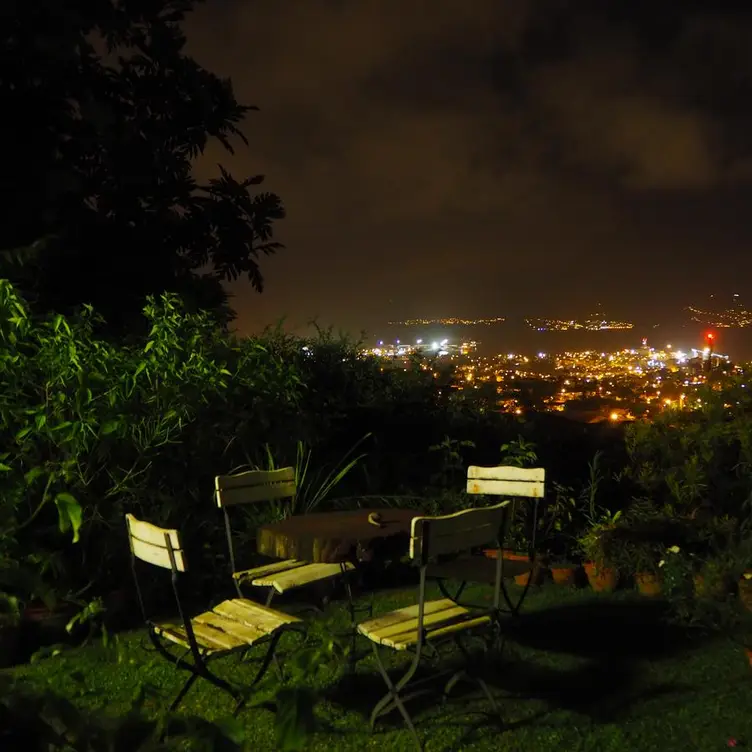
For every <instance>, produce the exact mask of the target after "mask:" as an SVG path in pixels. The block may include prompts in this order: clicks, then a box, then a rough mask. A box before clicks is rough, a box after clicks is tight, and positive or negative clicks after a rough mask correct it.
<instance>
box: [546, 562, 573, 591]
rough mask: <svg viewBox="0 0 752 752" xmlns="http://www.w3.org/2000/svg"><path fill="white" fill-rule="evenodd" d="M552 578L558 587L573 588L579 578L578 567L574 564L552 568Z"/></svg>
mask: <svg viewBox="0 0 752 752" xmlns="http://www.w3.org/2000/svg"><path fill="white" fill-rule="evenodd" d="M551 577H553V580H554V582H555V583H556V584H557V585H565V586H566V587H571V586H572V585H574V584H575V580H576V577H577V567H576V566H575V565H574V564H569V565H567V564H562V565H560V566H552V567H551Z"/></svg>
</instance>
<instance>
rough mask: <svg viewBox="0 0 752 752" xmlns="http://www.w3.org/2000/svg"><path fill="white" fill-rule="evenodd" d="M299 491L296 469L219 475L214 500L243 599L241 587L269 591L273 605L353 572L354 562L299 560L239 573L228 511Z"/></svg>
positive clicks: (215, 482) (276, 563)
mask: <svg viewBox="0 0 752 752" xmlns="http://www.w3.org/2000/svg"><path fill="white" fill-rule="evenodd" d="M296 492H297V487H296V483H295V469H294V468H292V467H283V468H281V469H279V470H249V471H247V472H244V473H238V474H236V475H218V476H217V477H216V478H215V479H214V497H215V500H216V502H217V506H218V507H219V508H220V509H222V511H223V512H224V517H225V531H226V534H227V546H228V548H229V553H230V566H231V567H232V579H233V581H234V583H235V588H236V590H237V591H238V595H239V596H241V597H242V595H243V593H242V590H241V586H242V585H249V586H251V587H262V588H267V589H268V592H267V597H266V605H267V606H268V605H269V604H270V603H271V602H272V598H274V595H275V593H279V594H280V595H281V594H282V593H286V592H287V591H289V590H294V589H296V588H301V587H304V586H305V585H310V584H312V583H314V582H322V581H324V580H329V579H332V578H334V577H338V576H340V575H342V574H343V573H345V572H347V571H349V570H352V569H353V565H352V564H351V563H349V562H348V563H343V564H311V563H310V562H306V561H300V560H298V559H285V560H283V561H273V562H271V563H269V564H263V565H261V566H258V567H254V568H252V569H245V570H237V569H236V565H235V549H234V546H233V535H232V527H231V525H230V516H229V514H228V508H229V507H232V506H238V505H241V504H257V503H260V502H270V501H275V500H277V499H292V498H293V497H294V496H295V494H296Z"/></svg>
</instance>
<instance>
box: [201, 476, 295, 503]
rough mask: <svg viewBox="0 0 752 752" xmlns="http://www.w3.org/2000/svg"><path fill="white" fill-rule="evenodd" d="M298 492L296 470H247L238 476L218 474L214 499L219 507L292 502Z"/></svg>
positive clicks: (215, 481) (215, 480)
mask: <svg viewBox="0 0 752 752" xmlns="http://www.w3.org/2000/svg"><path fill="white" fill-rule="evenodd" d="M296 490H297V487H296V484H295V468H294V467H282V468H280V469H279V470H248V471H247V472H244V473H237V474H235V475H218V476H217V477H216V478H215V479H214V499H215V501H216V502H217V506H218V507H229V506H233V505H237V504H254V503H257V502H260V501H275V500H277V499H290V498H292V497H293V496H295V493H296Z"/></svg>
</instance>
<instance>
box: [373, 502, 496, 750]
mask: <svg viewBox="0 0 752 752" xmlns="http://www.w3.org/2000/svg"><path fill="white" fill-rule="evenodd" d="M508 504H509V501H504V502H502V503H500V504H497V505H495V506H492V507H486V508H483V509H466V510H463V511H462V512H456V513H455V514H448V515H444V516H441V517H415V518H413V521H412V526H411V536H410V559H411V560H412V561H413V562H414V563H416V564H418V565H419V566H420V584H419V588H418V603H417V605H414V606H409V607H407V608H401V609H397V610H396V611H392V612H390V613H388V614H383V615H381V616H377V617H375V618H372V619H368V620H367V621H364V622H361V623H360V624H359V625H358V632H360V634H361V635H363V636H364V637H366V638H367V639H368V640H370V641H371V644H372V647H373V651H374V655H375V657H376V663H377V665H378V668H379V671H380V672H381V675H382V677H383V678H384V681H385V682H386V685H387V689H388V692H387V694H386V695H385V696H384V697H383V698H382V699H381V700H380V701H379V702H378V703H377V704H376V706H375V707H374V709H373V711H372V713H371V729H372V730H373V728H374V726H375V723H376V720H377V719H378V718H379V717H380V716H382V715H384V714H385V713H388V712H390V711H391V710H393V709H394V708H397V709H398V710H399V712H400V713H401V715H402V717H403V718H404V720H405V723H406V724H407V727H408V728H409V729H410V732H411V733H412V735H413V737H414V739H415V741H416V743H417V745H418V749H422V744H421V742H420V738H419V737H418V734H417V732H416V730H415V726H414V725H413V722H412V719H411V718H410V715H409V714H408V712H407V709H406V708H405V704H404V702H403V697H402V696H401V693H402V691H403V690H405V689H406V688H407V687H408V685H410V688H411V690H412V689H415V688H417V686H418V685H421V684H424V683H426V682H427V681H428V682H431V683H432V684H434V685H435V678H434V677H431V678H429V679H427V680H426V679H423V680H420V681H412V679H413V677H414V675H415V672H416V671H417V670H418V666H419V664H420V660H421V658H422V657H423V655H424V651H425V649H426V648H428V649H429V650H430V651H431V653H432V654H436V652H437V647H438V646H439V645H440V644H441V643H443V642H446V641H448V640H452V641H454V642H455V643H456V645H457V647H458V648H459V649H460V651H461V652H462V654H463V655H464V657H465V665H464V667H463V669H462V670H461V671H458V672H456V673H455V674H453V675H452V677H451V678H450V679H449V681H448V682H447V684H446V685H445V687H444V694H445V695H448V693H449V691H450V690H451V688H452V687H453V686H454V684H455V683H456V682H457V681H458V680H459V679H460V678H463V677H466V678H469V679H471V680H473V681H474V682H475V683H477V684H478V686H479V687H480V688H481V690H482V691H483V693H484V694H485V695H486V697H487V698H488V700H489V701H490V702H491V704H492V705H493V707H494V709H498V708H497V706H496V702H495V700H494V697H493V695H492V694H491V692H490V690H489V688H488V685H487V684H486V682H485V681H484V680H483V679H482V678H481V676H480V675H479V673H478V672H477V671H476V670H475V669H474V668H473V662H472V660H471V656H470V653H469V651H468V649H467V646H466V645H465V643H464V642H463V641H462V638H463V637H464V636H466V635H468V633H471V632H472V633H477V632H479V631H481V633H484V636H486V637H487V638H488V639H487V646H490V645H491V644H493V641H494V640H493V638H494V637H495V632H496V628H497V627H498V621H497V617H498V614H499V600H500V593H501V566H502V563H501V546H500V543H499V530H500V527H501V523H502V519H503V516H504V510H505V508H506V507H507V506H508ZM491 542H493V543H494V544H495V545H496V547H497V549H498V553H499V556H498V558H497V560H496V562H495V566H496V581H495V586H494V597H493V603H492V604H491V605H489V606H487V607H482V608H481V607H478V608H474V609H470V608H466V607H464V606H460V605H458V604H457V603H455V602H454V601H453V600H451V599H450V598H442V599H439V600H432V601H427V600H426V579H427V570H428V566H429V564H430V562H431V561H433V560H435V559H436V557H441V556H446V555H449V554H455V555H457V554H461V553H462V552H464V551H466V550H470V549H472V548H474V547H477V546H481V545H484V544H489V543H491ZM379 647H384V648H389V649H391V650H397V651H405V652H410V653H412V655H413V660H412V662H411V663H410V667H409V668H408V670H407V672H406V673H405V675H404V676H403V677H402V678H401V679H400V680H399V681H397V682H396V683H395V682H393V681H392V680H391V679H390V677H389V674H388V673H387V671H386V667H385V666H384V664H383V662H382V660H381V656H380V653H379ZM412 695H413V692H412V691H411V696H412Z"/></svg>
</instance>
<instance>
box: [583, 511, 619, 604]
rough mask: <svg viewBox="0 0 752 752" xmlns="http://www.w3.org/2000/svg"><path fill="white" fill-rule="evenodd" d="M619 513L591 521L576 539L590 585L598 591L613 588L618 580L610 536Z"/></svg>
mask: <svg viewBox="0 0 752 752" xmlns="http://www.w3.org/2000/svg"><path fill="white" fill-rule="evenodd" d="M620 515H621V512H617V513H616V514H615V515H612V516H611V515H607V516H606V517H605V518H604V519H603V520H602V521H600V522H591V523H590V525H589V526H588V528H587V529H586V531H585V532H584V533H583V535H581V536H580V537H579V538H578V540H577V546H578V548H579V550H580V551H581V552H582V558H583V561H584V564H583V566H584V569H585V574H586V575H587V578H588V582H589V583H590V587H591V588H593V590H595V591H596V592H599V593H603V592H611V591H613V590H615V589H616V586H617V585H618V582H619V571H618V569H617V567H616V566H615V565H614V563H613V559H612V555H611V537H612V534H613V529H614V526H615V525H616V522H617V521H618V519H619V516H620Z"/></svg>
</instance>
